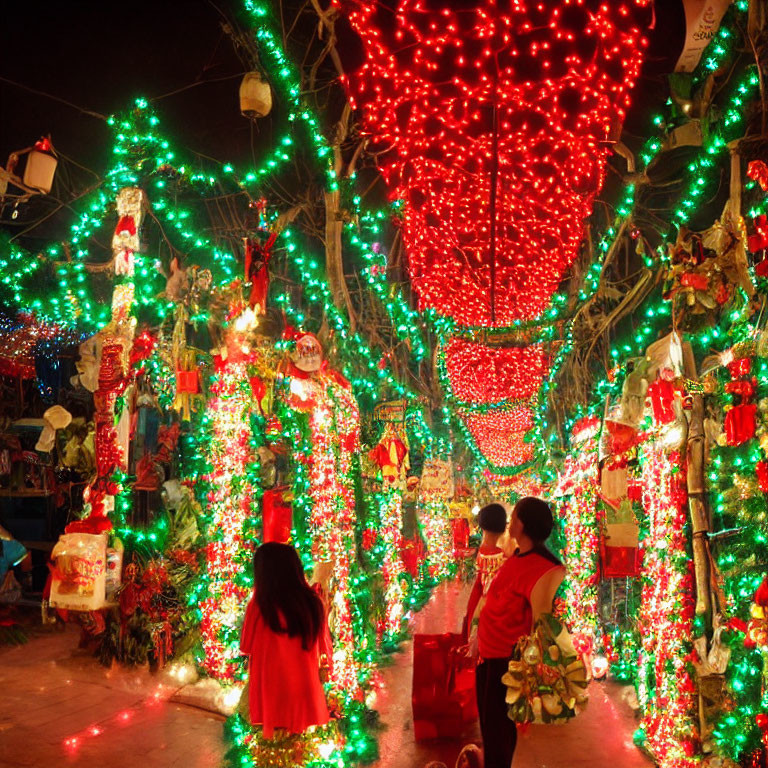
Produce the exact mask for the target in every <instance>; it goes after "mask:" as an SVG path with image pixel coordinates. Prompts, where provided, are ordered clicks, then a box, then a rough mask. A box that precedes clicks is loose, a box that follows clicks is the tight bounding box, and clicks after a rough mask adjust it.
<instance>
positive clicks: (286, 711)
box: [240, 542, 331, 739]
mask: <svg viewBox="0 0 768 768" xmlns="http://www.w3.org/2000/svg"><path fill="white" fill-rule="evenodd" d="M253 576H254V590H253V597H252V598H251V602H250V603H248V608H247V609H246V612H245V621H244V622H243V631H242V634H241V637H240V652H241V653H243V654H244V655H247V656H248V675H249V682H248V707H249V710H250V712H249V716H250V721H251V723H252V724H253V725H260V726H261V727H262V731H263V735H264V737H265V738H267V739H271V738H273V736H274V732H275V729H276V728H280V729H284V730H286V731H288V732H290V733H302V732H303V731H306V730H307V729H308V728H310V727H311V726H313V725H324V724H325V723H327V722H328V719H329V714H328V707H327V705H326V703H325V693H324V691H323V685H322V683H321V681H320V664H321V659H322V657H323V656H324V657H325V659H324V660H325V662H326V663H327V664H330V659H331V640H330V635H329V633H328V624H327V621H326V617H325V608H324V606H323V602H322V600H321V599H320V597H319V596H318V595H317V594H316V593H315V592H314V591H313V590H312V588H311V587H310V586H309V584H307V581H306V579H305V577H304V569H303V568H302V565H301V560H299V556H298V554H297V552H296V550H295V549H294V548H293V547H291V546H289V545H287V544H278V543H277V542H270V543H267V544H262V545H261V546H260V547H259V548H258V549H257V550H256V552H255V554H254V556H253Z"/></svg>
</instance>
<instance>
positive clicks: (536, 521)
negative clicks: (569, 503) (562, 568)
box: [515, 496, 562, 565]
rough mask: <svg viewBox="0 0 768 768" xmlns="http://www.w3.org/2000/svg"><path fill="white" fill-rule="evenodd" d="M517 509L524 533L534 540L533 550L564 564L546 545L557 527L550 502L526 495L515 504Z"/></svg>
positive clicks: (551, 560) (548, 558) (550, 559)
mask: <svg viewBox="0 0 768 768" xmlns="http://www.w3.org/2000/svg"><path fill="white" fill-rule="evenodd" d="M515 511H516V512H517V519H518V520H519V521H520V523H521V524H522V526H523V533H524V534H525V535H526V536H527V537H528V538H529V539H530V540H531V541H532V542H533V551H534V552H536V553H537V554H539V555H541V556H542V557H545V558H546V559H547V560H549V561H550V562H552V563H554V564H555V565H562V562H560V560H559V559H558V558H557V557H555V555H553V554H552V552H550V550H549V548H548V547H547V545H546V541H547V539H548V538H549V535H550V534H551V533H552V529H553V528H554V527H555V518H554V516H553V515H552V509H551V508H550V506H549V504H547V502H546V501H544V499H539V498H537V497H536V496H525V497H524V498H522V499H520V501H518V502H517V504H515Z"/></svg>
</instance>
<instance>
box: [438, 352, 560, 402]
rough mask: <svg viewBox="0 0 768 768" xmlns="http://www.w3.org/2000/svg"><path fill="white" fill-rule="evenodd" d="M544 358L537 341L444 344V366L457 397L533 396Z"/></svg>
mask: <svg viewBox="0 0 768 768" xmlns="http://www.w3.org/2000/svg"><path fill="white" fill-rule="evenodd" d="M546 357H547V356H546V352H545V351H544V348H543V347H542V346H541V345H540V344H536V345H533V346H530V347H490V346H486V345H484V344H476V343H474V342H470V341H463V340H461V339H457V338H453V339H451V340H450V341H449V342H448V344H447V345H446V347H445V368H446V372H447V374H448V378H449V380H450V383H451V388H452V389H453V394H454V395H455V396H456V397H457V398H458V399H459V400H464V401H468V402H473V403H495V402H498V401H499V400H503V399H505V398H507V397H509V396H510V393H514V397H516V398H526V399H527V398H529V397H533V396H534V395H535V394H536V392H538V389H539V387H540V386H541V382H542V379H543V378H544V373H545V371H546V366H547V360H546Z"/></svg>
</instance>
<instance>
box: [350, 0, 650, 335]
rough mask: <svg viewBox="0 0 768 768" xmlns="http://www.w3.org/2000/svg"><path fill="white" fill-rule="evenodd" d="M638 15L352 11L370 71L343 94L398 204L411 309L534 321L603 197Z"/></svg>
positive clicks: (639, 43)
mask: <svg viewBox="0 0 768 768" xmlns="http://www.w3.org/2000/svg"><path fill="white" fill-rule="evenodd" d="M449 5H454V7H448V6H449ZM649 8H650V2H648V0H628V1H627V2H626V3H622V4H614V3H610V4H609V3H603V4H600V5H598V4H596V3H593V2H589V3H587V2H584V1H583V0H581V1H580V2H565V0H560V2H551V3H546V4H544V3H537V4H532V3H526V2H517V3H514V4H512V5H511V7H510V6H509V5H507V4H501V3H499V2H497V0H476V2H475V3H473V4H472V5H464V6H463V7H461V8H456V7H455V4H449V3H447V2H446V3H445V7H442V8H440V7H438V4H437V3H434V4H432V3H430V4H423V3H421V2H420V1H419V0H399V2H398V3H397V4H396V6H395V8H394V9H393V10H391V11H390V10H388V9H386V8H385V7H384V6H382V5H381V4H380V3H376V2H372V1H367V0H354V2H352V3H351V8H350V12H349V18H350V21H351V23H352V25H353V27H354V28H355V29H356V31H357V32H358V34H359V35H360V37H361V39H362V42H363V46H364V50H365V55H366V62H365V64H364V65H363V66H362V67H361V68H360V69H359V70H358V71H357V72H356V73H355V74H354V75H353V76H352V77H351V78H350V81H349V91H350V96H351V98H352V100H353V103H354V104H355V105H356V106H360V107H361V109H362V111H363V120H364V125H365V127H366V129H367V130H368V131H369V132H370V134H371V135H372V137H373V139H374V147H375V149H376V150H377V151H379V152H380V154H378V160H379V164H380V168H381V171H382V173H383V174H384V176H385V178H386V180H387V183H388V184H389V187H390V191H391V194H392V196H393V197H395V198H399V199H402V201H403V214H404V215H403V235H404V239H405V243H406V246H407V249H408V259H409V264H410V271H411V279H412V281H413V284H414V287H415V288H416V290H417V292H418V294H419V297H420V301H421V304H422V306H425V307H433V308H435V309H436V310H437V311H438V312H440V313H442V314H444V315H449V316H451V317H453V318H455V319H456V320H457V321H459V322H460V323H463V324H466V325H492V324H495V325H508V324H510V323H511V322H512V321H514V320H519V319H530V318H534V317H536V316H538V315H539V314H540V313H541V312H543V311H544V310H545V309H546V307H547V305H548V303H549V300H550V298H551V296H552V293H553V292H554V291H555V289H556V288H557V285H558V283H559V282H560V280H561V278H562V276H563V273H564V272H565V270H566V269H567V268H568V267H569V266H570V265H571V264H572V262H573V260H574V258H575V256H576V253H577V250H578V247H579V244H580V242H581V238H582V232H583V221H584V219H585V218H586V217H587V216H589V214H590V212H591V210H592V201H593V199H594V196H595V195H596V193H597V192H598V191H599V189H600V187H601V185H602V183H603V175H604V166H605V160H606V158H607V156H608V152H609V149H608V146H607V143H606V138H607V136H608V135H609V133H610V132H611V129H612V127H613V125H614V123H615V122H616V121H617V119H619V120H620V119H621V118H622V117H623V115H624V109H625V107H626V106H627V104H628V93H629V90H630V89H631V88H632V86H633V85H634V82H635V80H636V78H637V75H638V72H639V69H640V64H641V61H642V56H641V55H640V53H641V50H642V49H643V47H644V46H645V40H644V39H643V37H642V27H643V26H644V25H645V24H646V23H647V21H648V18H649V13H648V9H649ZM494 180H495V187H494V189H493V190H492V184H493V183H494ZM494 196H495V200H493V199H492V198H493V197H494ZM493 211H495V216H492V212H493ZM492 220H493V221H494V223H495V227H494V228H493V231H492V227H491V224H490V222H491V221H492ZM494 241H495V242H494ZM492 255H493V257H492ZM492 283H493V285H492ZM492 293H495V298H494V301H493V304H494V306H493V308H492V307H491V294H492Z"/></svg>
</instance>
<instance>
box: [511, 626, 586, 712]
mask: <svg viewBox="0 0 768 768" xmlns="http://www.w3.org/2000/svg"><path fill="white" fill-rule="evenodd" d="M501 681H502V682H503V683H504V685H506V686H507V705H508V712H507V714H508V716H509V719H510V720H514V721H515V722H516V723H564V722H566V721H567V720H570V719H571V718H572V717H575V716H576V715H577V714H578V713H579V712H581V710H582V709H584V707H585V706H586V704H587V699H588V696H587V686H588V685H589V675H588V674H587V668H586V666H585V664H584V661H583V659H582V658H581V656H580V655H579V653H578V652H577V651H576V649H575V648H574V647H573V641H572V640H571V636H570V635H569V634H568V630H567V629H566V628H565V627H564V626H563V624H562V623H561V622H560V621H559V620H558V619H556V618H555V617H554V616H552V615H551V614H549V613H545V614H542V615H541V616H540V617H539V619H538V620H537V621H536V624H535V625H534V628H533V632H532V633H531V635H529V636H528V637H522V638H520V640H519V641H518V643H517V646H516V648H515V650H514V652H513V654H512V660H511V661H510V662H509V670H508V671H507V672H506V673H505V674H504V676H503V677H502V678H501Z"/></svg>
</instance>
